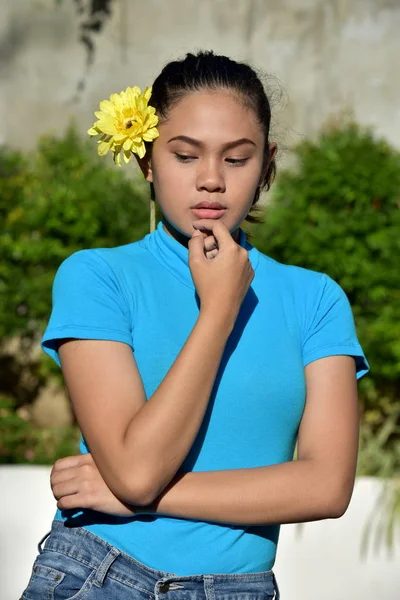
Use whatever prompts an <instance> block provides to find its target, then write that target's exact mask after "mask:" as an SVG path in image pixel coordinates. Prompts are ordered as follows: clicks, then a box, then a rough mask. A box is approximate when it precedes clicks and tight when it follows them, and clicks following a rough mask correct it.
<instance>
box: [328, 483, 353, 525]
mask: <svg viewBox="0 0 400 600" xmlns="http://www.w3.org/2000/svg"><path fill="white" fill-rule="evenodd" d="M352 493H353V487H351V489H349V488H348V487H341V488H340V489H339V490H337V489H335V490H332V492H331V494H330V498H329V502H327V503H326V505H328V507H329V510H328V512H329V515H328V518H330V519H340V517H343V515H344V514H345V513H346V511H347V509H348V507H349V504H350V500H351V496H352Z"/></svg>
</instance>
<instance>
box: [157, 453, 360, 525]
mask: <svg viewBox="0 0 400 600" xmlns="http://www.w3.org/2000/svg"><path fill="white" fill-rule="evenodd" d="M348 501H349V493H348V489H347V492H346V491H342V490H341V489H340V487H339V485H338V484H337V482H335V481H334V479H333V478H332V477H328V475H327V473H326V471H324V470H323V469H321V466H319V465H316V464H315V463H314V461H312V460H297V461H293V462H285V463H281V464H278V465H272V466H268V467H258V468H251V469H235V470H227V471H206V472H195V473H185V474H178V475H176V477H175V478H174V479H173V480H172V481H171V483H170V484H169V485H168V486H167V487H166V489H165V490H164V491H163V492H162V493H161V494H160V495H159V496H158V498H156V500H155V501H154V502H153V503H152V504H151V506H149V507H148V509H149V511H150V512H153V513H156V514H165V515H170V516H175V517H180V518H188V519H198V520H202V521H215V522H221V523H229V524H237V525H263V524H274V523H279V524H282V523H298V522H306V521H317V520H320V519H326V518H335V517H338V516H341V514H343V512H344V511H345V509H346V507H347V503H348Z"/></svg>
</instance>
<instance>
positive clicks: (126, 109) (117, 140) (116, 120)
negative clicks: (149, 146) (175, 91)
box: [88, 85, 159, 167]
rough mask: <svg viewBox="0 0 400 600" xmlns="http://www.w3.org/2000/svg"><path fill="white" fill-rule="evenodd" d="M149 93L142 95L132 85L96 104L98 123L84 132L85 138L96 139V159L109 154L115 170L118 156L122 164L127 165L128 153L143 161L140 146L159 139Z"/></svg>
mask: <svg viewBox="0 0 400 600" xmlns="http://www.w3.org/2000/svg"><path fill="white" fill-rule="evenodd" d="M151 91H152V88H151V87H146V88H145V90H144V92H143V94H142V93H141V91H140V88H139V87H138V86H137V85H136V86H135V87H133V88H132V87H127V88H126V90H125V92H120V93H119V94H111V96H110V99H109V100H103V101H102V102H100V110H99V111H97V112H95V113H94V114H95V115H96V117H97V118H98V121H96V122H95V123H94V124H93V127H91V128H90V129H88V134H89V135H100V139H99V140H98V142H97V143H98V147H97V150H98V153H99V155H100V156H104V155H106V154H107V152H108V151H109V150H111V151H112V153H113V159H114V162H115V163H116V164H117V165H118V166H119V167H120V166H121V152H122V153H123V156H124V160H125V162H126V163H128V162H129V161H130V159H131V156H132V152H134V153H135V154H137V155H138V156H139V157H140V158H143V156H144V155H145V154H146V146H145V144H144V142H152V141H153V140H155V139H156V137H158V135H159V133H158V130H157V127H156V125H157V123H158V117H157V115H156V114H155V112H156V110H155V108H153V107H152V106H149V105H148V102H149V99H150V96H151Z"/></svg>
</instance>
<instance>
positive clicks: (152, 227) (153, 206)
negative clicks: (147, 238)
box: [149, 183, 156, 233]
mask: <svg viewBox="0 0 400 600" xmlns="http://www.w3.org/2000/svg"><path fill="white" fill-rule="evenodd" d="M149 202H150V233H152V232H153V231H154V230H155V228H156V196H155V193H154V187H153V184H152V183H151V184H150V200H149Z"/></svg>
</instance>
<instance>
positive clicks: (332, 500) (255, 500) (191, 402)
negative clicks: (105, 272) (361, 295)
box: [52, 324, 359, 525]
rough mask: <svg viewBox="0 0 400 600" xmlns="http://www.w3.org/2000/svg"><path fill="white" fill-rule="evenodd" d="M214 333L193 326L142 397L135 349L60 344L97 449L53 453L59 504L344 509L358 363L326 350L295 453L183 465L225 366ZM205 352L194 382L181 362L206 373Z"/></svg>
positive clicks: (304, 516)
mask: <svg viewBox="0 0 400 600" xmlns="http://www.w3.org/2000/svg"><path fill="white" fill-rule="evenodd" d="M214 326H215V324H214ZM228 329H229V328H228ZM214 330H215V329H214V327H211V328H208V326H207V325H204V326H203V325H202V326H199V327H198V329H197V332H195V335H192V336H190V338H189V339H188V342H187V345H186V352H185V347H184V348H183V350H182V352H181V354H180V355H179V357H178V359H179V358H181V360H180V361H179V360H178V359H177V360H176V361H175V363H174V365H173V367H172V368H171V370H170V372H169V373H168V374H167V376H166V378H165V379H164V380H163V382H162V384H161V385H160V387H159V388H158V390H157V392H155V394H154V395H153V396H152V397H151V398H150V399H149V400H148V401H147V402H146V399H145V396H144V391H143V387H141V386H142V384H141V382H140V375H139V374H138V370H137V367H136V364H135V362H134V357H133V355H132V352H131V349H130V348H129V347H128V346H126V345H125V344H122V343H118V342H104V341H102V342H99V341H94V340H80V341H79V342H77V341H71V342H70V343H64V344H62V346H61V347H60V357H61V361H62V365H63V372H64V377H65V379H66V383H67V387H68V390H69V393H70V397H71V401H72V403H73V407H74V410H75V412H76V414H77V418H78V422H79V424H80V427H81V429H82V431H83V434H84V436H85V439H86V440H87V441H88V444H89V447H90V449H91V451H92V455H87V456H85V455H81V456H76V457H67V458H66V459H61V460H60V461H57V463H56V465H55V466H54V468H53V471H52V488H53V493H54V495H55V496H56V498H57V499H58V506H59V508H62V509H67V508H92V509H95V510H100V511H102V512H109V513H112V514H120V515H126V516H129V515H134V514H136V513H143V512H151V513H160V514H166V515H172V516H177V517H182V518H192V519H199V520H204V521H216V522H222V523H231V524H247V525H251V524H267V523H268V524H272V523H294V522H304V521H312V520H319V519H324V518H336V517H340V516H341V515H342V514H343V513H344V512H345V511H346V508H347V506H348V504H349V502H350V498H351V494H352V490H353V486H354V478H355V471H356V462H357V451H358V430H359V408H358V397H357V384H356V376H355V362H354V359H353V358H352V357H350V356H330V357H326V358H322V359H319V360H316V361H314V362H312V363H310V364H309V365H307V366H306V368H305V376H306V386H307V396H306V406H305V410H304V414H303V417H302V421H301V424H300V429H299V437H298V460H296V461H293V462H286V463H281V464H277V465H272V466H266V467H258V468H251V469H250V468H249V469H235V470H226V471H207V472H194V473H192V472H191V473H184V474H182V473H180V474H177V471H178V469H179V466H180V465H181V463H182V461H183V459H184V457H185V456H186V454H187V452H188V450H189V449H190V446H191V444H192V443H193V440H194V438H195V436H196V434H197V431H198V428H199V426H200V424H201V421H202V418H203V415H204V411H205V408H206V406H207V399H208V396H209V394H210V391H211V387H212V383H213V381H214V378H215V374H214V373H213V372H211V369H212V368H215V361H217V366H218V364H219V362H220V358H219V359H218V357H220V356H221V354H222V352H223V346H224V344H221V346H220V347H215V346H214V347H212V344H214V343H218V342H215V336H214V334H213V332H214ZM202 348H204V350H202ZM201 352H204V356H203V357H202V356H201ZM213 353H214V356H212V357H211V359H210V354H211V355H212V354H213ZM206 357H207V360H206ZM201 359H203V363H204V364H205V367H204V370H203V372H200V373H198V375H197V380H195V381H194V382H193V377H190V378H189V377H186V380H185V370H186V371H187V374H189V373H190V374H193V372H194V369H193V366H194V364H196V365H197V371H199V369H198V365H199V364H202V362H201ZM207 365H208V366H207ZM210 365H214V367H212V366H210ZM175 367H176V368H175ZM207 369H208V370H207ZM200 371H201V369H200ZM168 378H169V379H168ZM195 379H196V378H195ZM189 381H190V382H191V384H190V383H189ZM191 385H192V386H193V387H191ZM180 386H182V387H181V389H180ZM111 389H113V394H111V393H110V391H111ZM115 389H118V391H119V395H118V400H117V401H116V402H115V401H114V398H115V397H116V396H115ZM132 390H134V391H135V393H132ZM199 390H202V395H201V394H200V393H199ZM157 394H158V395H157ZM110 397H113V403H112V405H111V404H110V402H109V398H110ZM179 402H180V404H178V403H179ZM185 402H186V404H185ZM185 407H186V410H185ZM171 414H173V415H174V419H171ZM127 423H128V425H127ZM166 424H168V427H166ZM174 427H175V429H174ZM182 431H185V432H186V437H184V438H183V439H182V437H183V436H182ZM140 432H142V435H140ZM177 432H180V434H181V435H180V436H178V435H176V434H177ZM149 440H151V443H150V442H149ZM154 440H157V441H158V444H154V443H153V442H154ZM138 457H146V460H138Z"/></svg>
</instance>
